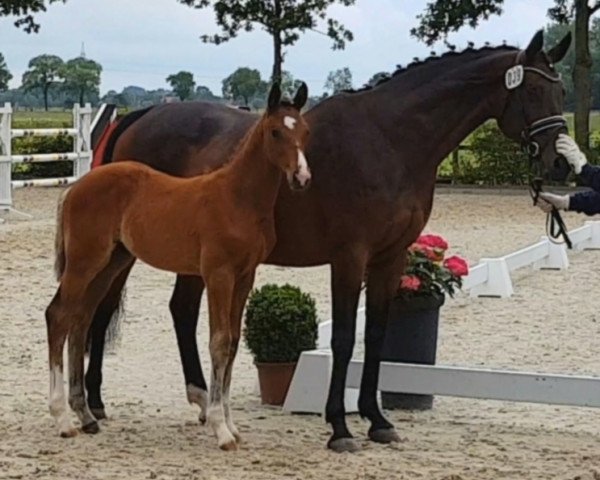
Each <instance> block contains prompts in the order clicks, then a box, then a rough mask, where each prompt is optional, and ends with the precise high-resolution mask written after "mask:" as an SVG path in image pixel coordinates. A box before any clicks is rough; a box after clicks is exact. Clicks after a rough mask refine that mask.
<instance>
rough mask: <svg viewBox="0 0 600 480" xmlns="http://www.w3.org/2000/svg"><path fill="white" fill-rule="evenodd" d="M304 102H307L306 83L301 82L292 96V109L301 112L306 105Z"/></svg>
mask: <svg viewBox="0 0 600 480" xmlns="http://www.w3.org/2000/svg"><path fill="white" fill-rule="evenodd" d="M306 100H308V87H307V86H306V83H304V82H302V84H301V85H300V88H299V89H298V91H297V92H296V95H295V96H294V108H295V109H296V110H298V111H300V110H302V107H303V106H304V105H305V104H306Z"/></svg>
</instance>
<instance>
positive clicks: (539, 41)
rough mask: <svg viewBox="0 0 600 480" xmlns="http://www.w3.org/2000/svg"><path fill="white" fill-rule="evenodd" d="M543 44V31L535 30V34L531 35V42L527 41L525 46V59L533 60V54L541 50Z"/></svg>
mask: <svg viewBox="0 0 600 480" xmlns="http://www.w3.org/2000/svg"><path fill="white" fill-rule="evenodd" d="M543 46H544V31H543V30H538V31H537V32H536V34H535V35H534V36H533V38H532V39H531V42H529V45H528V46H527V48H526V49H525V57H526V58H527V60H530V61H531V60H533V59H534V58H535V55H536V54H537V53H539V52H540V51H541V50H542V47H543Z"/></svg>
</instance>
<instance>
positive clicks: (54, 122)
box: [13, 110, 73, 128]
mask: <svg viewBox="0 0 600 480" xmlns="http://www.w3.org/2000/svg"><path fill="white" fill-rule="evenodd" d="M36 124H43V125H48V127H47V128H52V126H55V127H56V128H59V127H62V126H64V124H68V125H72V124H73V113H72V111H71V110H50V111H48V112H45V111H37V110H34V111H16V112H14V113H13V127H14V128H23V127H21V125H22V126H33V125H36ZM50 125H51V126H50Z"/></svg>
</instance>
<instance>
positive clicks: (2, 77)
mask: <svg viewBox="0 0 600 480" xmlns="http://www.w3.org/2000/svg"><path fill="white" fill-rule="evenodd" d="M11 78H12V75H11V73H10V72H9V71H8V67H7V66H6V61H5V60H4V55H2V54H1V53H0V92H3V91H5V90H8V82H10V79H11Z"/></svg>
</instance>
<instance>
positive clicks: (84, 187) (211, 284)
mask: <svg viewBox="0 0 600 480" xmlns="http://www.w3.org/2000/svg"><path fill="white" fill-rule="evenodd" d="M306 98H307V89H306V85H302V87H301V88H300V89H299V90H298V92H297V94H296V96H295V98H294V100H293V102H291V103H289V102H282V101H281V92H280V89H279V86H278V85H274V86H273V87H272V88H271V91H270V93H269V100H268V107H267V111H266V112H265V114H264V115H263V116H262V118H261V119H260V120H259V121H258V122H257V123H256V124H255V126H254V127H253V128H252V129H251V130H250V131H249V133H248V134H247V135H246V136H245V137H244V139H243V140H242V141H241V143H240V146H239V147H238V148H237V149H236V150H235V152H234V153H233V155H232V158H231V161H230V162H229V163H228V164H227V165H225V166H224V167H223V168H222V169H220V170H217V171H215V172H212V173H210V174H207V175H204V176H199V177H194V178H188V179H182V178H177V177H172V176H168V175H166V174H163V173H160V172H157V171H156V170H153V169H151V168H150V167H148V166H146V165H144V164H141V163H139V162H120V163H115V164H112V165H107V166H104V167H101V168H98V169H96V170H94V171H92V172H90V173H89V174H87V175H86V176H85V177H83V178H82V179H81V180H79V181H78V182H77V183H76V184H75V185H73V187H72V188H70V189H69V190H68V191H67V192H65V195H64V196H63V198H62V199H61V202H60V204H59V208H58V216H57V217H58V218H57V234H56V270H57V276H58V279H59V282H60V285H59V287H58V291H57V292H56V294H55V296H54V298H53V299H52V302H51V303H50V305H49V306H48V308H47V310H46V322H47V327H48V344H49V356H50V359H49V361H50V396H49V406H50V412H51V414H52V416H53V417H54V419H55V421H56V425H57V427H58V430H59V433H60V435H61V436H63V437H71V436H74V435H76V434H77V430H76V429H75V428H74V426H73V424H72V423H71V420H70V419H69V412H68V408H67V402H66V398H65V394H64V386H63V360H62V356H63V355H62V353H63V347H64V343H65V340H66V339H67V337H68V345H69V347H68V352H69V356H68V357H69V404H70V406H71V408H72V409H73V410H74V411H75V413H76V414H77V416H78V417H79V419H80V421H81V424H82V430H83V431H84V432H86V433H96V432H97V431H98V430H99V427H98V423H97V421H96V419H95V418H94V416H93V415H92V413H91V412H90V410H89V407H88V404H87V401H86V398H85V393H84V388H83V368H84V349H85V340H86V334H87V330H88V328H89V325H90V323H91V320H92V316H93V313H94V311H95V310H96V308H97V306H98V303H99V302H100V300H101V299H102V298H103V297H104V296H105V295H106V293H107V290H108V288H109V287H110V285H111V283H112V282H113V281H114V279H115V277H116V276H117V275H119V274H120V273H121V271H122V270H123V269H124V268H126V267H127V266H128V265H130V263H131V260H132V259H133V257H135V258H139V259H141V260H142V261H144V262H146V263H148V264H149V265H152V266H154V267H156V268H159V269H162V270H168V271H171V272H175V273H178V274H182V275H199V276H201V277H202V278H203V280H204V282H205V283H206V287H207V290H208V302H209V317H210V354H211V358H212V365H213V368H212V381H211V385H210V394H209V398H208V404H209V405H208V411H207V420H208V423H209V425H210V426H211V427H212V429H213V430H214V432H215V434H216V436H217V440H218V444H219V446H220V447H221V448H222V449H224V450H231V449H235V448H236V447H237V443H238V442H239V440H240V438H239V434H238V431H237V429H236V427H235V426H234V424H233V422H232V420H231V415H230V411H229V385H230V382H231V369H232V366H233V361H234V358H235V354H236V352H237V347H238V341H239V338H240V323H241V317H242V311H243V307H244V304H245V301H246V299H247V297H248V293H249V291H250V289H251V288H252V285H253V283H254V274H255V270H256V268H257V266H258V265H259V264H260V263H261V262H263V261H264V260H265V258H266V257H267V255H268V254H269V253H270V251H271V249H272V248H273V246H274V244H275V240H276V238H275V228H274V218H273V217H274V206H275V199H276V198H277V194H278V191H279V186H280V182H281V175H282V172H285V174H286V175H287V179H288V183H289V185H290V187H291V188H292V189H302V188H305V187H307V186H308V184H309V182H310V176H311V175H310V170H309V168H308V165H307V163H306V158H305V157H304V153H303V151H304V146H305V144H306V141H307V137H308V127H307V125H306V123H305V121H304V119H303V118H302V116H301V115H300V109H301V108H302V106H303V105H304V103H305V102H306ZM106 205H111V206H112V208H110V209H105V208H104V207H105V206H106Z"/></svg>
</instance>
